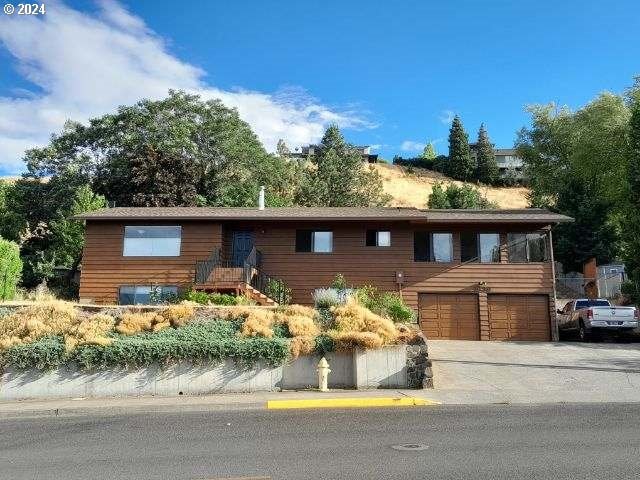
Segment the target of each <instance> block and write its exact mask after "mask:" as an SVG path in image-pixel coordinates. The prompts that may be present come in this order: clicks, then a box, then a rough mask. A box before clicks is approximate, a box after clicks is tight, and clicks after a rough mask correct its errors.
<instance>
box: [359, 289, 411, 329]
mask: <svg viewBox="0 0 640 480" xmlns="http://www.w3.org/2000/svg"><path fill="white" fill-rule="evenodd" d="M355 298H356V300H357V302H358V303H360V304H361V305H362V306H364V307H366V308H368V309H369V310H371V311H372V312H374V313H376V314H378V315H382V316H385V317H389V318H390V319H391V320H393V321H394V322H411V321H413V320H415V314H414V313H413V310H411V308H409V307H408V306H407V305H406V304H405V303H404V301H403V300H402V298H401V297H400V295H398V294H397V293H393V292H385V293H380V292H379V291H378V289H377V288H376V287H373V286H371V285H367V286H364V287H361V288H359V289H358V290H357V291H356V295H355Z"/></svg>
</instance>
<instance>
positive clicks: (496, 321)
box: [488, 295, 551, 341]
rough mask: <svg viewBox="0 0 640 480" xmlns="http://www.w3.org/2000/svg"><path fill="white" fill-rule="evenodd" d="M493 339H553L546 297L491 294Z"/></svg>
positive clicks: (490, 325)
mask: <svg viewBox="0 0 640 480" xmlns="http://www.w3.org/2000/svg"><path fill="white" fill-rule="evenodd" d="M488 300H489V332H490V333H489V338H490V339H491V340H541V341H544V340H550V339H551V326H550V322H549V297H548V296H547V295H489V298H488Z"/></svg>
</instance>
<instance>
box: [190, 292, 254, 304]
mask: <svg viewBox="0 0 640 480" xmlns="http://www.w3.org/2000/svg"><path fill="white" fill-rule="evenodd" d="M180 299H182V300H186V301H189V302H195V303H199V304H200V305H242V304H245V303H246V300H245V298H244V297H236V296H235V295H228V294H226V293H207V292H201V291H197V290H187V291H186V292H184V293H183V294H182V295H181V297H180Z"/></svg>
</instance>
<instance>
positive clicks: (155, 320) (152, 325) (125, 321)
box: [116, 312, 170, 335]
mask: <svg viewBox="0 0 640 480" xmlns="http://www.w3.org/2000/svg"><path fill="white" fill-rule="evenodd" d="M169 326H170V324H169V322H168V321H166V320H165V319H164V318H162V316H160V315H158V314H157V313H156V312H125V313H123V314H122V316H121V317H120V321H119V322H118V325H117V326H116V331H117V332H118V333H121V334H123V335H135V334H136V333H140V332H151V331H159V330H162V329H163V328H167V327H169Z"/></svg>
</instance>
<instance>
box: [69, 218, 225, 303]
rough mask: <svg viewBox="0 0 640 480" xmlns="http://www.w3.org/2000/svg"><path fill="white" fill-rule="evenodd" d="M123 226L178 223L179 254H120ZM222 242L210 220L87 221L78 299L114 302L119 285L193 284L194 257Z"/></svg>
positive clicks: (204, 254)
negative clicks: (166, 255)
mask: <svg viewBox="0 0 640 480" xmlns="http://www.w3.org/2000/svg"><path fill="white" fill-rule="evenodd" d="M125 225H181V226H182V242H181V246H180V256H179V257H124V256H122V249H123V242H124V227H125ZM221 245H222V229H221V226H220V224H215V223H209V222H170V221H169V222H158V221H154V222H149V221H146V222H144V221H143V222H124V223H122V222H91V221H89V222H87V225H86V234H85V246H84V252H83V256H82V275H81V277H80V299H81V300H87V301H93V302H96V303H117V301H118V289H119V287H120V286H121V285H149V284H157V285H177V286H184V285H188V284H191V283H193V280H194V274H195V262H196V260H205V259H207V258H208V257H209V255H210V254H211V251H212V250H213V248H220V246H221Z"/></svg>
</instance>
